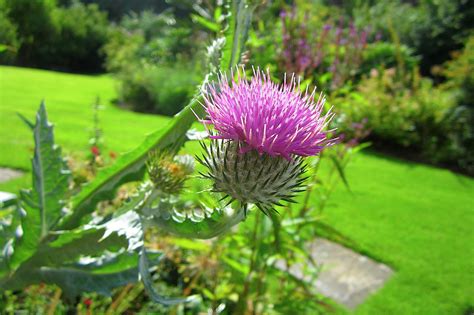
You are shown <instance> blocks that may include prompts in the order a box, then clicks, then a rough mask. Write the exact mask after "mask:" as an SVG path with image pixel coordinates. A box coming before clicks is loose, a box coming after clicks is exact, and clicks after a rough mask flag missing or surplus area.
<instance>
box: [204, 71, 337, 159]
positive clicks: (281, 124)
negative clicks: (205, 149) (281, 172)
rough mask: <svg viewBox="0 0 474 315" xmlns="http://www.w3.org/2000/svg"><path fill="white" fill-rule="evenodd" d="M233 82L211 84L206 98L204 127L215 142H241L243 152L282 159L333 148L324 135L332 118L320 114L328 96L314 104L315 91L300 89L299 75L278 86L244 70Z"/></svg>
mask: <svg viewBox="0 0 474 315" xmlns="http://www.w3.org/2000/svg"><path fill="white" fill-rule="evenodd" d="M237 76H238V78H237V79H236V80H232V81H231V83H229V81H228V80H227V77H226V76H225V75H221V77H220V79H219V84H218V85H217V86H215V85H209V93H207V94H205V95H204V103H205V104H204V106H205V108H206V112H207V114H208V119H207V120H205V121H204V123H206V124H212V125H213V126H214V129H215V130H216V134H215V135H213V136H211V138H213V139H228V140H234V141H239V142H241V143H242V144H243V146H242V148H241V153H245V152H247V151H251V150H252V149H254V150H256V151H257V152H259V153H260V154H263V153H266V154H268V155H270V156H282V157H284V158H285V159H287V160H291V158H292V156H294V155H299V156H311V155H317V154H319V152H321V150H322V149H323V148H324V147H325V146H327V145H329V144H331V141H330V140H328V139H327V133H326V132H325V131H324V129H325V127H326V126H327V124H328V121H329V120H330V118H331V116H332V114H331V113H330V112H328V113H327V114H326V115H324V116H322V115H321V114H322V110H323V107H324V103H325V98H324V97H323V96H322V94H320V95H319V98H318V100H317V101H316V102H315V101H314V97H315V90H313V92H312V93H308V90H306V92H305V93H303V92H301V91H300V85H299V83H298V82H297V81H296V79H295V77H294V76H292V78H291V79H290V80H289V82H288V81H287V78H286V77H285V80H284V83H283V84H281V85H278V84H276V83H273V82H272V81H271V80H270V75H269V74H268V73H265V72H263V71H260V70H254V75H253V77H252V79H251V80H247V79H246V77H245V73H244V72H240V71H239V72H238V74H237Z"/></svg>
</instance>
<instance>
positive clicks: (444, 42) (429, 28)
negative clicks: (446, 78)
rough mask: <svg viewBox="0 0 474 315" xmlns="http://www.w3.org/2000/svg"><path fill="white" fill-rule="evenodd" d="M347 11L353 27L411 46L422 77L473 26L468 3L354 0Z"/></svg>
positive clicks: (458, 45)
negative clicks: (418, 58) (366, 29)
mask: <svg viewBox="0 0 474 315" xmlns="http://www.w3.org/2000/svg"><path fill="white" fill-rule="evenodd" d="M412 3H416V5H414V4H412ZM347 9H348V11H351V13H350V14H351V15H352V16H353V18H354V19H355V22H356V25H359V26H365V25H370V26H372V31H373V32H380V34H381V35H382V36H383V38H385V39H389V38H391V37H392V36H393V35H392V34H391V33H392V32H395V33H396V34H397V36H398V37H399V38H400V41H401V43H403V44H405V45H407V46H410V47H413V49H414V51H415V54H416V55H420V56H421V60H420V68H421V71H422V73H423V74H425V75H428V74H430V73H431V67H432V66H434V65H438V64H442V63H443V62H445V61H446V60H448V59H449V57H450V55H449V54H450V51H453V50H455V49H459V48H461V47H462V44H463V42H464V41H465V39H466V38H467V36H468V35H469V32H470V31H469V30H472V28H473V27H474V7H473V6H472V5H470V4H469V1H468V0H454V1H452V0H437V1H431V0H420V1H416V2H407V1H401V0H397V1H392V0H380V1H356V2H354V4H353V7H352V8H347Z"/></svg>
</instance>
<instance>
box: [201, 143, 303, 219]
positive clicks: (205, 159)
mask: <svg viewBox="0 0 474 315" xmlns="http://www.w3.org/2000/svg"><path fill="white" fill-rule="evenodd" d="M201 144H202V146H203V148H204V152H205V153H204V154H203V156H202V158H199V157H197V160H198V161H199V162H200V163H201V164H203V165H204V166H206V167H207V168H208V172H207V174H201V175H203V176H204V177H206V178H210V179H212V180H213V182H214V184H213V186H214V187H213V190H214V191H215V192H220V193H223V194H225V195H226V198H230V200H229V202H232V201H233V200H238V201H240V202H241V203H242V204H255V205H256V206H257V207H258V208H259V209H260V210H262V211H263V212H264V213H265V214H268V213H269V211H272V210H273V209H274V207H275V206H280V205H281V203H280V202H281V201H282V200H283V201H287V202H293V197H294V195H295V194H296V193H297V192H300V191H302V190H303V183H304V181H305V179H306V178H304V177H302V175H303V173H304V172H305V168H306V166H305V164H304V163H303V159H302V158H301V157H295V158H294V159H293V160H287V159H285V158H283V157H280V156H270V155H268V154H266V153H258V152H257V151H256V150H252V151H249V152H246V153H241V143H240V142H236V141H231V140H211V142H210V144H209V145H206V144H204V143H203V142H201Z"/></svg>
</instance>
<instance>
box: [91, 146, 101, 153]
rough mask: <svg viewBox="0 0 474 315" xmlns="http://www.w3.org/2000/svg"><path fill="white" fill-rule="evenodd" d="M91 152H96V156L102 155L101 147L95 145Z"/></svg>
mask: <svg viewBox="0 0 474 315" xmlns="http://www.w3.org/2000/svg"><path fill="white" fill-rule="evenodd" d="M91 152H92V154H94V156H99V155H100V150H99V147H97V146H95V145H94V146H92V147H91Z"/></svg>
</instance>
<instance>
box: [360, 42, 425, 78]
mask: <svg viewBox="0 0 474 315" xmlns="http://www.w3.org/2000/svg"><path fill="white" fill-rule="evenodd" d="M417 64H418V58H417V57H415V56H413V52H412V49H410V47H407V46H405V45H395V44H393V43H389V42H375V43H371V44H368V45H367V49H366V50H365V51H364V53H363V60H362V64H361V66H360V73H362V74H369V73H370V70H372V69H374V68H380V67H383V68H387V69H388V68H393V67H399V68H404V69H406V71H408V72H412V71H413V70H414V69H415V67H416V66H417Z"/></svg>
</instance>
